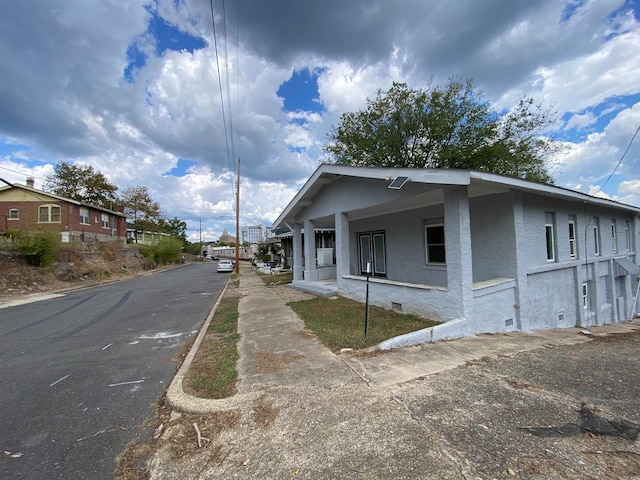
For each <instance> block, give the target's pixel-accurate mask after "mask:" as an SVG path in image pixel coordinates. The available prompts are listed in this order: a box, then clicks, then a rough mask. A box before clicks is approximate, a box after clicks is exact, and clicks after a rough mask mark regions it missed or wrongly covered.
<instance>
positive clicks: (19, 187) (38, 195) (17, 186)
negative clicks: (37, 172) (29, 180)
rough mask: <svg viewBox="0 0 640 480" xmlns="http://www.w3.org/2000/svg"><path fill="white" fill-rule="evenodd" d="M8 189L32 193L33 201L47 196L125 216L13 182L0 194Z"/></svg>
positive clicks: (0, 189)
mask: <svg viewBox="0 0 640 480" xmlns="http://www.w3.org/2000/svg"><path fill="white" fill-rule="evenodd" d="M10 190H23V191H25V192H27V193H29V194H31V195H33V196H34V201H39V200H40V199H41V198H42V197H47V198H50V199H52V200H57V201H59V202H66V203H71V204H73V205H78V206H81V207H87V208H91V209H93V210H98V211H100V212H105V213H109V214H111V215H117V216H120V217H125V216H126V215H125V214H124V213H122V212H116V211H115V210H109V209H108V208H103V207H99V206H97V205H92V204H90V203H85V202H80V201H78V200H72V199H70V198H66V197H61V196H60V195H56V194H54V193H49V192H45V191H44V190H38V189H36V188H33V187H29V186H27V185H20V184H17V183H13V184H11V185H7V186H3V187H0V195H1V194H2V193H3V192H7V191H10ZM0 201H1V200H0Z"/></svg>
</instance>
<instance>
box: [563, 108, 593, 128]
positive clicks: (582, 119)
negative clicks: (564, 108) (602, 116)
mask: <svg viewBox="0 0 640 480" xmlns="http://www.w3.org/2000/svg"><path fill="white" fill-rule="evenodd" d="M597 121H598V119H597V117H596V116H595V115H594V114H593V113H591V112H586V113H582V114H576V115H572V116H571V118H570V119H569V121H568V122H567V125H566V126H565V130H571V129H572V128H577V129H579V130H581V129H583V128H586V127H589V126H591V125H593V124H594V123H596V122H597Z"/></svg>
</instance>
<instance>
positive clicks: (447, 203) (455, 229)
mask: <svg viewBox="0 0 640 480" xmlns="http://www.w3.org/2000/svg"><path fill="white" fill-rule="evenodd" d="M444 238H445V249H446V252H447V290H448V292H449V297H450V300H451V303H452V305H455V306H456V310H457V311H458V316H459V318H461V319H465V320H468V321H473V268H472V260H471V258H472V252H471V224H470V216H469V195H468V193H467V187H466V186H459V185H452V186H446V187H444Z"/></svg>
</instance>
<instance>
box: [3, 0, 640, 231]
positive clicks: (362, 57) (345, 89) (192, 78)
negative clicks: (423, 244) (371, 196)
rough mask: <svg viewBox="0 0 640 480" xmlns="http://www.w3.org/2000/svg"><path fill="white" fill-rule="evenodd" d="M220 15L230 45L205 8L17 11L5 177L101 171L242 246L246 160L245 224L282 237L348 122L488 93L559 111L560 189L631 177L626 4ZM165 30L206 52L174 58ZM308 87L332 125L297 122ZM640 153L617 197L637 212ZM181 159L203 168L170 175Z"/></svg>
mask: <svg viewBox="0 0 640 480" xmlns="http://www.w3.org/2000/svg"><path fill="white" fill-rule="evenodd" d="M213 5H214V18H215V22H216V28H217V31H216V36H215V37H214V34H213V26H212V24H211V11H210V2H209V1H206V0H194V1H188V2H187V1H182V0H178V1H176V0H154V1H151V0H130V1H127V2H103V1H99V0H53V1H52V0H31V1H30V2H8V3H6V5H3V15H2V19H0V25H1V26H2V28H1V29H0V70H1V71H2V75H1V76H0V105H2V108H1V109H0V169H2V170H1V172H2V173H1V175H0V177H2V178H5V179H12V181H15V180H20V181H24V176H25V175H31V176H34V177H36V182H39V181H40V180H39V179H41V178H44V177H45V176H46V175H47V174H48V173H51V172H52V171H53V167H52V165H53V164H55V163H56V162H58V161H60V160H65V161H69V160H72V161H78V162H83V163H86V164H90V165H92V166H93V167H94V168H97V169H98V170H100V171H101V172H103V173H104V174H105V175H106V176H107V177H108V178H109V179H110V180H111V181H113V182H116V183H117V184H118V185H121V186H122V187H125V186H127V185H137V184H140V185H145V186H147V187H148V188H149V189H150V192H151V193H152V195H153V196H154V198H156V199H157V200H158V201H160V203H161V205H162V206H163V209H164V210H165V213H166V214H167V215H168V216H170V217H173V216H178V217H180V218H182V219H185V220H186V221H188V224H189V229H190V235H191V237H190V238H194V236H195V235H196V231H197V237H198V238H199V236H200V228H201V227H200V222H201V221H204V227H202V231H203V236H204V237H205V238H206V239H210V240H213V239H215V238H217V237H216V235H217V236H219V235H220V234H221V233H222V231H223V229H224V228H228V229H229V231H232V230H234V229H235V225H234V222H233V216H234V214H235V205H234V202H235V200H234V191H233V188H234V178H235V175H236V162H237V159H238V158H240V159H241V172H242V173H241V179H242V180H241V186H242V191H243V195H242V196H241V202H240V203H241V205H240V210H241V212H242V215H243V216H244V219H245V221H246V222H251V223H268V222H270V221H272V220H273V219H275V218H276V217H277V215H278V213H279V212H280V211H281V210H282V208H284V207H285V206H286V204H287V202H288V201H289V200H290V199H291V198H292V197H293V196H294V195H295V192H296V191H297V189H298V188H299V186H300V185H301V184H302V183H303V182H304V181H305V180H306V179H307V178H308V176H309V175H310V174H311V173H312V172H313V170H314V169H315V168H316V167H317V165H318V164H319V163H320V162H322V161H324V160H325V159H326V157H325V155H324V153H323V150H322V145H323V144H324V143H325V141H326V138H327V134H328V132H329V131H330V129H331V127H332V126H335V125H337V124H338V122H339V120H340V115H341V114H342V113H344V112H347V111H354V110H359V109H362V108H364V107H365V105H366V99H367V98H374V97H375V95H376V92H377V91H378V90H387V89H388V88H389V87H390V86H391V84H392V82H394V81H397V82H405V83H407V84H408V85H409V86H410V87H411V88H425V87H427V86H428V85H429V83H430V82H435V83H439V84H442V83H444V82H446V81H447V79H448V78H450V77H451V76H458V77H459V78H462V79H467V78H473V79H474V83H475V84H476V86H477V87H478V88H480V89H482V90H483V91H484V92H485V94H486V98H487V99H488V100H490V101H492V102H493V103H494V105H495V106H496V107H498V108H509V107H511V106H512V105H513V104H514V103H515V102H516V101H517V100H518V99H519V98H521V97H522V96H523V95H533V96H534V97H536V98H538V99H541V100H544V101H545V103H546V104H547V105H550V106H551V107H552V108H554V109H555V110H556V111H558V113H559V115H561V116H563V118H564V119H565V120H566V123H565V124H564V125H563V127H564V130H561V129H559V130H558V132H552V133H554V135H556V136H557V137H559V138H560V139H562V140H563V141H564V142H565V143H566V144H567V145H569V146H571V148H570V149H568V150H567V151H565V152H564V153H563V154H561V155H557V156H556V157H554V158H553V159H550V167H551V169H552V171H553V172H554V174H555V175H556V183H558V184H560V185H565V186H575V187H574V188H577V189H580V190H582V191H589V186H590V185H593V186H596V187H597V185H599V184H601V183H602V182H603V180H604V179H605V178H606V177H607V176H608V175H609V174H610V173H611V172H612V171H613V169H614V168H616V164H617V162H618V161H619V159H620V158H621V156H622V154H623V152H624V150H625V148H626V146H627V145H628V144H629V141H630V139H631V136H632V134H633V132H634V130H635V128H637V126H638V125H640V112H639V109H640V103H638V99H639V98H640V97H638V95H640V84H639V83H638V82H637V78H640V26H639V22H638V19H637V18H636V17H637V12H633V11H632V9H631V8H630V7H629V6H628V5H627V4H626V3H625V2H624V0H597V1H595V0H587V1H581V2H572V1H571V2H557V1H556V0H541V1H539V2H504V1H502V0H487V1H483V2H477V1H475V0H461V1H459V2H455V4H451V3H446V2H439V1H424V0H398V1H396V2H388V1H386V0H372V1H368V2H360V1H353V2H351V1H350V2H344V1H343V0H327V1H325V2H322V3H318V2H285V1H283V0H275V1H271V2H264V1H261V0H247V1H242V2H239V3H238V4H237V6H235V5H234V8H228V5H227V10H226V11H225V10H224V5H223V3H222V2H220V1H219V0H215V1H214V2H213ZM153 25H156V26H157V25H162V26H163V28H167V29H173V30H172V32H174V33H175V34H176V38H178V33H179V34H180V35H184V36H187V37H188V38H191V39H193V40H194V42H195V43H197V44H198V47H197V48H172V44H171V41H177V40H175V39H173V40H172V38H169V39H164V41H165V43H163V44H162V45H163V47H162V48H160V47H161V40H162V39H160V38H158V37H157V34H156V33H154V30H153V28H152V26H153ZM167 42H168V43H167ZM216 47H217V48H216ZM136 51H137V52H138V53H139V54H140V56H141V59H143V60H141V59H139V61H138V62H137V63H135V64H134V63H132V61H133V60H134V58H133V57H134V56H135V55H134V53H135V52H136ZM134 67H135V68H134ZM303 69H308V71H309V72H314V73H315V74H316V75H317V87H318V88H317V97H314V99H313V100H314V101H315V102H317V105H318V107H319V108H318V111H313V112H309V111H304V110H299V111H293V112H292V111H285V109H284V99H283V98H281V97H279V96H278V91H279V88H280V86H281V85H282V84H283V83H284V82H287V81H288V80H289V79H290V78H291V76H292V73H293V72H294V71H296V70H297V71H301V70H303ZM126 72H129V77H127V76H126V75H125V73H126ZM566 132H580V134H581V135H584V136H582V137H579V136H573V137H563V136H562V135H563V133H566ZM639 144H640V142H638V141H636V142H635V143H634V144H632V145H631V148H630V149H629V151H628V152H627V154H626V157H625V159H624V161H622V162H621V163H620V165H619V166H618V167H617V171H616V176H615V177H614V178H615V179H616V180H617V181H616V182H614V181H613V180H612V182H610V183H611V185H609V186H608V187H607V189H606V191H605V192H603V193H602V194H603V195H610V196H611V197H612V198H620V199H627V200H628V201H633V202H636V203H638V194H637V185H636V182H635V180H634V179H635V177H638V176H639V173H640V166H639V162H640V160H639V156H640V151H639V149H640V147H638V145H639ZM181 159H186V160H188V161H189V162H192V166H191V167H190V168H189V169H188V170H187V171H186V172H184V173H181V174H179V175H178V176H176V175H177V174H175V175H174V174H167V172H170V171H172V169H174V168H175V167H176V166H177V165H178V164H179V162H180V160H181ZM7 177H8V178H7ZM616 186H617V190H615V191H614V190H612V188H616ZM585 189H586V190H585ZM594 191H595V190H594ZM194 230H195V231H194Z"/></svg>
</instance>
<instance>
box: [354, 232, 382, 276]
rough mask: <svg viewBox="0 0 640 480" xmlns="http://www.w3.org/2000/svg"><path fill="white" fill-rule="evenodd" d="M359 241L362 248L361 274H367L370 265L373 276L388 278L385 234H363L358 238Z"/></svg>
mask: <svg viewBox="0 0 640 480" xmlns="http://www.w3.org/2000/svg"><path fill="white" fill-rule="evenodd" d="M358 240H359V246H360V274H361V275H366V274H367V265H368V266H369V268H370V271H369V273H370V274H371V275H373V276H376V277H384V276H386V275H387V267H386V264H385V257H386V254H385V242H384V233H382V232H379V233H361V234H360V235H359V236H358Z"/></svg>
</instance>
